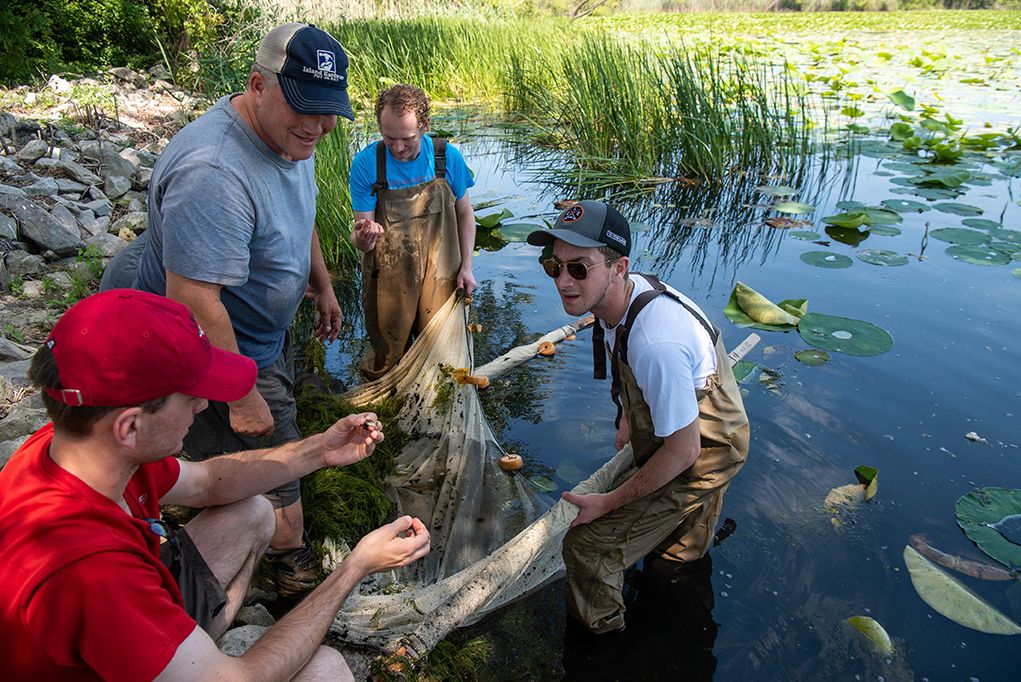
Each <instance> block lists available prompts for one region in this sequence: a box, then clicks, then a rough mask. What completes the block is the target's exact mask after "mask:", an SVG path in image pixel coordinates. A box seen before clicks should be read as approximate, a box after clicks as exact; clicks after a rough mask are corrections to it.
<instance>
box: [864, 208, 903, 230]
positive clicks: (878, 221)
mask: <svg viewBox="0 0 1021 682" xmlns="http://www.w3.org/2000/svg"><path fill="white" fill-rule="evenodd" d="M865 214H866V215H867V216H868V217H869V224H870V225H873V226H874V225H896V224H897V223H902V222H904V218H902V217H901V216H900V214H899V213H897V212H896V211H887V210H884V209H881V208H871V207H867V208H866V209H865Z"/></svg>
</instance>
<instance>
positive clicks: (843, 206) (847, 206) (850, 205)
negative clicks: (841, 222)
mask: <svg viewBox="0 0 1021 682" xmlns="http://www.w3.org/2000/svg"><path fill="white" fill-rule="evenodd" d="M837 208H839V209H840V210H841V211H864V210H865V204H863V203H861V202H860V201H838V202H837Z"/></svg>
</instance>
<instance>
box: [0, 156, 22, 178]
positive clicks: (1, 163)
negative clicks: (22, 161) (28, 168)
mask: <svg viewBox="0 0 1021 682" xmlns="http://www.w3.org/2000/svg"><path fill="white" fill-rule="evenodd" d="M0 172H3V173H7V174H8V175H15V174H17V173H24V172H25V169H24V168H22V167H21V166H20V165H19V164H18V162H17V161H15V160H14V159H12V158H11V157H9V156H0Z"/></svg>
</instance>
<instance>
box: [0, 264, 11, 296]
mask: <svg viewBox="0 0 1021 682" xmlns="http://www.w3.org/2000/svg"><path fill="white" fill-rule="evenodd" d="M9 286H11V276H10V275H9V274H7V264H6V263H5V262H4V259H3V258H0V292H3V291H7V287H9Z"/></svg>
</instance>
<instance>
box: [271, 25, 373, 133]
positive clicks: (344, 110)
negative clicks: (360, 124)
mask: <svg viewBox="0 0 1021 682" xmlns="http://www.w3.org/2000/svg"><path fill="white" fill-rule="evenodd" d="M255 62H256V63H257V64H259V65H260V66H262V67H264V68H266V69H269V70H270V71H272V72H274V73H275V74H277V78H278V80H279V81H280V90H281V91H282V92H283V95H284V99H285V100H286V101H287V104H288V106H290V107H291V108H292V109H294V110H295V111H296V112H298V113H299V114H336V115H337V116H343V117H344V118H346V119H350V120H352V121H353V120H354V112H353V111H351V100H350V99H348V96H347V66H348V61H347V54H346V53H345V52H344V48H343V47H341V46H340V43H338V42H337V40H336V39H335V38H334V37H333V36H331V35H330V34H329V33H327V32H326V31H324V30H322V29H321V28H317V27H315V26H313V25H311V24H301V23H291V24H283V25H282V26H277V27H276V28H274V29H273V30H272V31H270V32H269V33H267V34H266V37H265V38H263V39H262V42H261V43H259V49H258V51H257V52H256V53H255Z"/></svg>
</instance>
